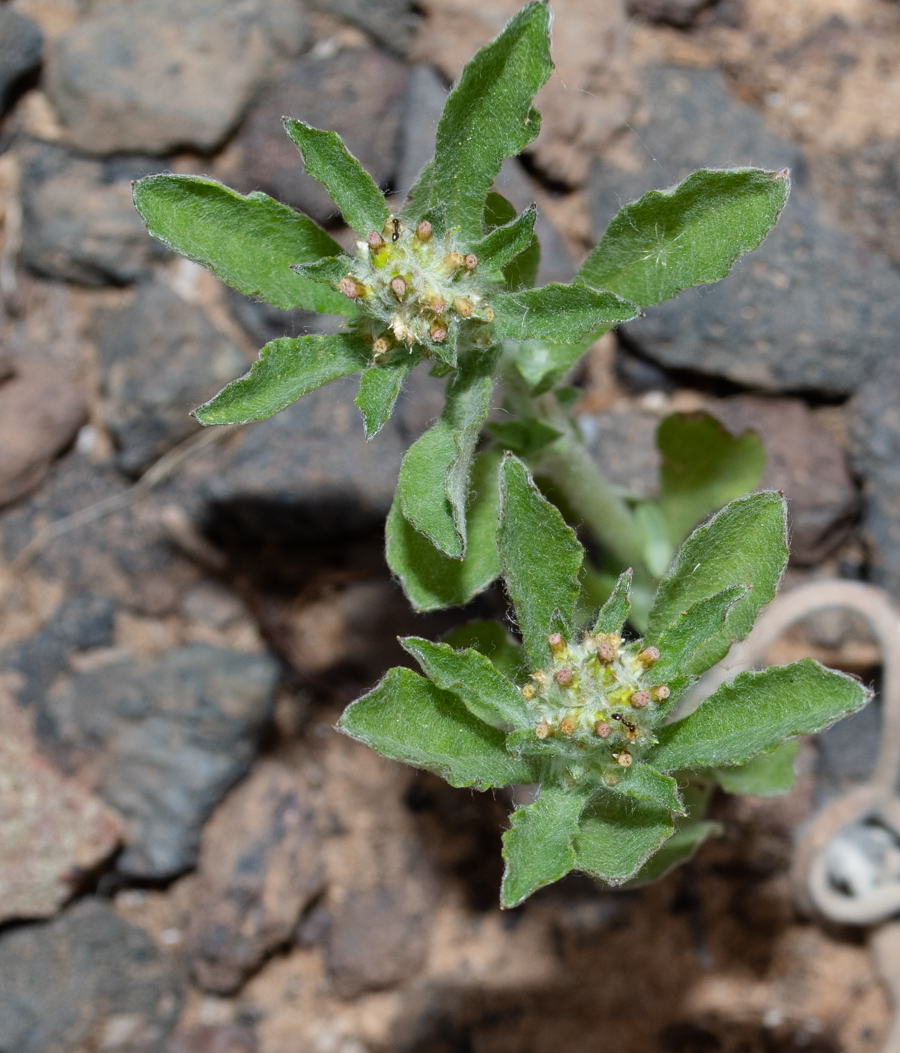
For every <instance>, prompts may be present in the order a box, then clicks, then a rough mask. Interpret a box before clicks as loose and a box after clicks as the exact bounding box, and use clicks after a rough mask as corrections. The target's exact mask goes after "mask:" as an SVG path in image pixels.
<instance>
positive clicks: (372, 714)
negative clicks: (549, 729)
mask: <svg viewBox="0 0 900 1053" xmlns="http://www.w3.org/2000/svg"><path fill="white" fill-rule="evenodd" d="M338 727H339V729H340V730H341V731H343V732H344V733H345V734H347V735H349V736H350V737H351V738H353V739H356V740H357V741H358V742H362V743H364V744H365V745H366V746H369V747H371V748H372V749H373V750H376V751H377V752H378V753H380V754H381V755H382V756H384V757H390V758H391V759H392V760H399V761H404V762H405V763H406V764H412V765H413V766H414V767H416V768H424V769H425V770H426V771H430V772H434V774H435V775H440V776H441V778H443V779H446V780H447V782H449V783H450V785H451V786H474V787H475V788H476V789H478V790H487V789H490V787H492V786H506V785H508V784H510V783H521V782H524V783H528V782H533V781H534V772H533V771H532V769H531V768H530V767H529V765H528V764H526V763H525V762H524V761H519V760H516V759H515V758H513V757H511V756H510V755H509V754H508V753H507V752H506V747H505V739H506V736H505V735H504V734H503V732H502V731H498V730H497V729H496V728H492V727H489V726H488V725H487V724H485V723H483V722H482V721H480V720H478V718H477V717H474V716H472V714H471V713H470V712H469V711H468V710H467V709H466V707H465V706H464V705H463V703H462V702H461V701H460V700H459V699H458V698H457V697H456V695H454V694H451V693H450V692H449V691H441V690H440V689H439V688H437V687H435V685H434V684H432V683H431V682H430V681H428V680H425V679H423V678H422V677H421V676H418V675H417V674H416V673H414V672H413V671H412V670H411V669H401V668H396V669H391V670H389V671H388V673H387V675H386V676H385V678H384V679H383V680H382V681H381V683H380V684H379V685H378V686H377V687H375V688H374V689H373V690H372V691H370V692H369V693H368V694H367V695H363V697H362V698H359V699H357V700H356V701H355V702H353V703H351V704H350V705H349V706H348V707H347V708H346V709H345V710H344V714H343V716H342V717H341V719H340V721H339V723H338Z"/></svg>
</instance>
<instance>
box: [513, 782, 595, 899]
mask: <svg viewBox="0 0 900 1053" xmlns="http://www.w3.org/2000/svg"><path fill="white" fill-rule="evenodd" d="M585 801H586V798H585V795H584V794H583V793H580V792H578V791H577V790H568V789H563V788H562V787H558V786H545V787H543V788H542V789H541V793H540V796H539V797H538V799H537V800H536V801H535V802H534V803H533V804H530V805H528V807H527V808H517V809H516V810H515V811H514V812H513V813H512V815H511V816H510V828H509V829H508V830H507V831H506V832H505V833H504V835H503V858H504V860H505V861H506V867H505V869H504V872H503V884H502V886H501V889H500V904H501V906H503V907H517V906H518V905H519V904H520V903H522V902H523V901H524V900H526V899H527V898H528V897H529V896H530V895H531V894H532V892H536V891H537V890H538V889H539V888H542V887H543V886H544V885H551V884H552V883H553V882H554V881H559V879H560V878H562V877H565V876H566V874H568V873H569V871H570V870H571V869H572V868H573V867H574V866H575V848H574V846H573V842H574V838H575V835H576V833H577V832H578V817H579V816H580V815H581V812H582V810H583V809H584V806H585Z"/></svg>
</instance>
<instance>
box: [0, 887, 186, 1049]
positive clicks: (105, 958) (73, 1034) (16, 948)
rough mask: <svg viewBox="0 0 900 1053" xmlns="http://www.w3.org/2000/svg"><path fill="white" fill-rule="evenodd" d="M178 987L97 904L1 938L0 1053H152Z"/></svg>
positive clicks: (137, 938) (174, 1007)
mask: <svg viewBox="0 0 900 1053" xmlns="http://www.w3.org/2000/svg"><path fill="white" fill-rule="evenodd" d="M183 1000H184V982H183V980H182V978H181V977H180V975H179V973H178V970H177V969H176V968H174V967H173V964H172V962H171V961H170V960H169V959H167V958H165V957H164V956H163V954H162V952H160V951H159V950H157V948H156V946H155V945H154V943H153V941H152V940H151V939H150V937H149V936H148V935H147V933H146V932H144V931H143V929H138V928H135V927H134V926H133V925H128V924H127V923H126V922H124V921H122V920H121V919H120V918H118V917H117V916H116V915H115V914H114V913H113V911H112V909H111V908H110V907H109V906H107V905H106V904H105V903H102V902H100V901H99V900H85V901H83V902H81V903H79V904H78V905H77V906H76V907H74V908H73V909H72V910H70V911H68V912H67V913H66V914H64V915H63V916H62V917H60V918H58V919H57V920H56V921H52V922H50V923H49V924H47V925H33V926H29V927H27V928H21V929H13V930H12V931H9V932H6V933H5V934H4V935H2V936H0V1049H3V1050H4V1053H74V1051H75V1050H81V1049H103V1050H108V1051H109V1053H154V1051H155V1050H157V1049H158V1048H159V1045H160V1043H161V1042H162V1041H163V1040H164V1039H165V1037H166V1035H167V1034H168V1033H169V1032H170V1031H171V1030H172V1027H173V1026H174V1024H175V1021H176V1020H177V1018H178V1014H179V1012H180V1010H181V1005H182V1002H183Z"/></svg>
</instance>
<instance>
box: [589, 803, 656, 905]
mask: <svg viewBox="0 0 900 1053" xmlns="http://www.w3.org/2000/svg"><path fill="white" fill-rule="evenodd" d="M673 829H674V826H673V824H672V814H671V812H670V811H669V809H668V808H664V807H662V806H661V805H658V804H654V803H653V802H651V801H632V800H628V799H627V798H625V797H622V796H619V795H617V794H611V793H601V794H598V795H597V796H596V797H595V798H594V800H593V801H592V802H591V803H590V805H589V806H588V807H587V808H586V809H585V811H584V812H583V813H582V816H581V821H580V822H579V824H578V834H577V836H576V838H575V857H576V862H575V867H576V869H578V870H582V871H584V872H585V873H586V874H590V875H591V876H592V877H596V878H600V879H601V880H602V881H606V882H607V883H608V884H610V885H621V884H622V882H623V881H627V880H628V879H629V878H631V877H634V875H635V874H636V873H637V871H638V870H640V868H641V867H642V866H643V865H644V863H645V862H646V861H647V860H648V859H649V858H650V856H652V855H653V853H654V852H655V851H656V850H657V849H658V848H659V846H660V845H661V844H662V843H663V841H665V840H666V838H668V837H671V835H672V831H673Z"/></svg>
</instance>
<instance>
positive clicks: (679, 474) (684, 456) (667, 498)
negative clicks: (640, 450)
mask: <svg viewBox="0 0 900 1053" xmlns="http://www.w3.org/2000/svg"><path fill="white" fill-rule="evenodd" d="M656 445H657V447H658V448H659V452H660V453H661V454H662V467H661V468H660V476H659V482H660V487H659V507H660V508H661V510H662V513H663V516H664V518H665V520H666V523H667V525H668V535H669V539H670V540H671V542H672V543H673V544H674V545H677V544H679V543H680V542H681V540H682V539H683V538H684V537H685V535H686V534H687V533H688V532H689V531H690V530H692V529H693V528H694V527H695V526H696V525H697V524H698V523H699V522H700V521H701V520H702V519H704V518H705V517H706V516H708V515H709V513H710V512H715V511H716V509H718V508H721V507H722V505H724V504H726V503H727V502H728V501H730V500H731V499H732V498H734V497H740V495H741V494H745V493H747V492H748V491H750V490H753V489H755V488H756V487H757V486H758V485H759V481H760V479H762V474H763V471H764V470H765V467H766V450H765V447H764V446H763V444H762V442H761V440H760V438H759V436H758V435H756V434H755V433H754V432H752V431H746V432H744V434H743V435H741V436H740V437H739V438H734V437H733V436H732V435H730V434H729V432H728V431H726V430H725V428H724V427H723V426H722V425H721V424H720V423H719V422H718V421H717V420H716V419H715V418H714V417H711V416H710V415H709V414H708V413H690V414H687V413H673V414H671V415H670V416H668V417H666V419H665V420H664V421H663V422H662V424H660V426H659V430H658V431H657V433H656Z"/></svg>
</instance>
